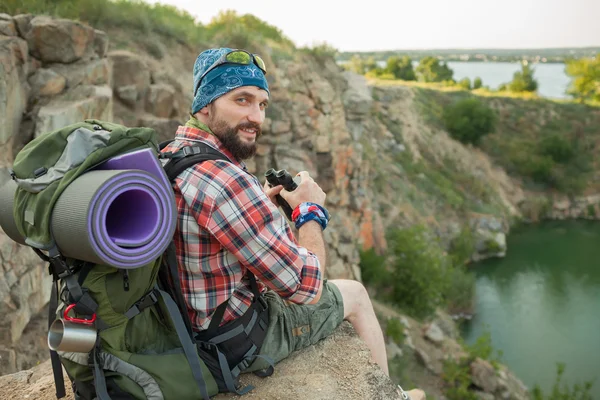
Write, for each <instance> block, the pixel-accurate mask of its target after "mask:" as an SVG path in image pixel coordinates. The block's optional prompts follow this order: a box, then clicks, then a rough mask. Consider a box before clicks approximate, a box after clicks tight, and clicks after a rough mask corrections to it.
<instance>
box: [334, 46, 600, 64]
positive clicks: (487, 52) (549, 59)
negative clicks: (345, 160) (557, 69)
mask: <svg viewBox="0 0 600 400" xmlns="http://www.w3.org/2000/svg"><path fill="white" fill-rule="evenodd" d="M597 54H600V47H574V48H549V49H427V50H382V51H354V52H349V51H344V52H339V54H338V56H337V60H338V61H348V60H350V59H351V58H352V57H353V56H359V57H361V58H369V57H373V58H374V59H375V60H376V61H386V60H387V59H388V58H389V57H392V56H396V57H403V56H408V57H410V58H411V59H413V61H414V60H417V61H418V60H420V59H421V58H423V57H428V56H432V57H436V58H438V59H439V60H441V61H461V62H522V61H527V62H532V63H544V64H556V63H565V62H566V61H567V60H569V59H579V58H587V57H590V58H592V57H595V56H596V55H597Z"/></svg>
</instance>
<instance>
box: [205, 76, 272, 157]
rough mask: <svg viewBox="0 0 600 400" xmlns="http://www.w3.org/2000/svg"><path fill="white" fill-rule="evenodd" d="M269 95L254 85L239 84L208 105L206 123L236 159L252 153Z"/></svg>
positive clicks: (249, 155) (259, 132) (253, 152)
mask: <svg viewBox="0 0 600 400" xmlns="http://www.w3.org/2000/svg"><path fill="white" fill-rule="evenodd" d="M268 103H269V95H268V94H267V92H266V91H265V90H263V89H259V88H257V87H255V86H243V87H240V88H237V89H235V90H232V91H231V92H228V93H226V94H224V95H223V96H221V97H219V98H218V99H217V100H215V101H214V102H213V103H211V104H209V105H208V121H207V125H208V127H209V128H210V130H211V131H212V132H213V133H214V134H215V136H217V137H218V138H219V139H220V140H221V142H222V143H223V146H225V148H226V149H227V150H229V151H230V152H231V154H232V155H233V156H234V157H235V158H237V159H238V160H245V159H248V158H251V157H252V156H254V154H256V139H257V138H258V137H259V136H260V135H261V133H262V131H261V127H262V124H263V122H264V120H265V109H266V108H267V105H268Z"/></svg>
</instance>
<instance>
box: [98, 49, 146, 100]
mask: <svg viewBox="0 0 600 400" xmlns="http://www.w3.org/2000/svg"><path fill="white" fill-rule="evenodd" d="M108 58H109V59H110V61H111V62H112V65H113V81H112V85H113V89H114V91H115V93H116V94H117V97H119V99H122V100H123V101H125V102H128V104H131V105H132V106H133V107H134V108H137V107H140V108H141V107H143V102H140V103H141V104H139V105H138V104H137V101H138V100H141V99H144V97H145V94H146V90H147V89H148V86H150V77H151V74H150V68H149V66H148V64H147V63H146V61H144V59H143V58H142V57H140V56H138V55H136V54H134V53H131V52H129V51H124V50H117V51H112V52H109V53H108ZM125 87H128V88H131V89H128V90H127V92H126V93H127V96H123V94H122V93H123V92H122V89H121V88H125ZM132 89H135V92H134V91H133V90H132ZM133 93H135V100H133V98H132V97H131V95H132V94H133ZM122 96H123V97H122ZM132 100H133V101H132Z"/></svg>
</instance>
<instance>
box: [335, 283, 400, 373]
mask: <svg viewBox="0 0 600 400" xmlns="http://www.w3.org/2000/svg"><path fill="white" fill-rule="evenodd" d="M328 282H329V283H333V284H334V285H335V286H337V288H338V289H339V290H340V293H341V294H342V299H343V301H344V319H345V320H347V321H349V322H350V323H351V324H352V326H353V327H354V329H355V330H356V333H358V336H360V338H361V339H362V340H363V341H364V342H365V343H366V344H367V347H368V348H369V350H371V358H372V359H373V361H375V362H376V363H377V364H378V365H379V366H380V367H381V369H382V370H383V372H385V374H386V375H388V376H389V370H388V362H387V355H386V351H385V341H384V339H383V332H382V331H381V326H379V321H378V320H377V317H376V316H375V311H374V310H373V304H371V299H370V298H369V294H368V293H367V289H365V287H364V286H363V285H362V283H360V282H358V281H353V280H346V279H334V280H329V281H328Z"/></svg>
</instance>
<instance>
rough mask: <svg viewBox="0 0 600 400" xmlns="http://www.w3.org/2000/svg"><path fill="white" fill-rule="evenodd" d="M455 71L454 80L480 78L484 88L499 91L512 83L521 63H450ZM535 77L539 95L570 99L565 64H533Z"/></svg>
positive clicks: (569, 79)
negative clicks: (503, 86) (503, 84)
mask: <svg viewBox="0 0 600 400" xmlns="http://www.w3.org/2000/svg"><path fill="white" fill-rule="evenodd" d="M448 66H449V67H450V68H451V69H452V70H453V71H454V80H455V81H457V82H458V81H459V80H461V79H463V78H469V79H470V80H471V82H473V79H475V78H476V77H480V78H481V80H482V82H483V85H484V86H489V87H490V89H498V86H500V85H501V84H502V83H507V82H510V81H511V80H512V78H513V74H514V73H515V72H517V71H520V70H521V64H520V63H509V62H466V61H465V62H463V61H460V62H458V61H449V62H448ZM532 66H533V69H534V70H535V72H534V74H533V76H534V78H535V79H536V80H537V81H538V95H540V96H543V97H550V98H556V99H565V98H570V96H568V95H567V94H566V90H567V88H568V87H569V85H570V83H571V78H570V77H569V76H568V75H567V74H566V73H565V65H564V64H532Z"/></svg>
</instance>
